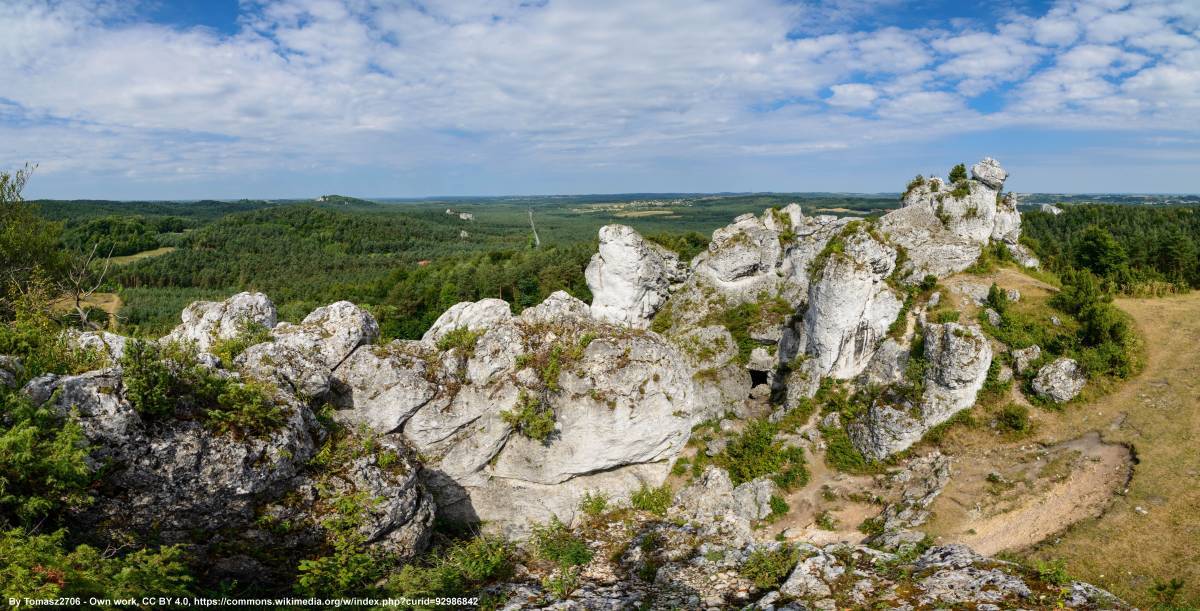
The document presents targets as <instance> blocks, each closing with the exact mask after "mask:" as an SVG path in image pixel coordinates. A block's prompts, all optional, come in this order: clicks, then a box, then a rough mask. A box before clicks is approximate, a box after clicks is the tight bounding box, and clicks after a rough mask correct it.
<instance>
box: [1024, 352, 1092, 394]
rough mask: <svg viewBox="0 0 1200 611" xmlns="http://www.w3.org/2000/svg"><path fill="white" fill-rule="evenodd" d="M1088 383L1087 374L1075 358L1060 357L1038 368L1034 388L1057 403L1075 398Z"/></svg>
mask: <svg viewBox="0 0 1200 611" xmlns="http://www.w3.org/2000/svg"><path fill="white" fill-rule="evenodd" d="M1086 383H1087V374H1086V373H1085V372H1084V371H1083V367H1080V366H1079V363H1077V362H1075V360H1074V359H1069V358H1066V357H1063V358H1059V359H1057V360H1055V361H1054V362H1053V363H1050V364H1049V365H1046V366H1044V367H1042V368H1041V369H1039V370H1038V373H1037V377H1036V378H1034V379H1033V390H1034V392H1036V393H1037V394H1038V396H1039V397H1042V398H1044V399H1050V400H1052V401H1054V402H1055V403H1066V402H1067V401H1070V400H1071V399H1074V398H1075V396H1076V395H1078V394H1079V391H1081V390H1083V387H1084V385H1085V384H1086Z"/></svg>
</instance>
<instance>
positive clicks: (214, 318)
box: [163, 293, 276, 352]
mask: <svg viewBox="0 0 1200 611" xmlns="http://www.w3.org/2000/svg"><path fill="white" fill-rule="evenodd" d="M275 322H276V313H275V304H273V303H271V300H270V299H268V298H267V296H266V295H264V294H262V293H238V294H237V295H234V296H233V297H230V298H229V299H226V300H225V301H197V302H194V303H192V304H191V305H189V306H188V307H187V308H186V309H184V311H183V323H182V324H180V325H179V326H178V327H175V329H174V330H172V331H171V333H169V334H168V335H167V336H166V337H165V338H163V340H164V341H167V342H186V343H192V344H194V345H195V346H196V348H197V349H199V350H200V351H202V352H207V351H208V350H209V349H210V348H212V344H213V342H215V341H217V340H222V339H231V338H233V337H237V336H238V334H240V333H242V331H243V330H244V329H245V327H246V325H248V324H257V325H262V326H263V327H266V328H268V329H271V328H273V327H275Z"/></svg>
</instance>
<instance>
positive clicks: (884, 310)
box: [804, 229, 903, 379]
mask: <svg viewBox="0 0 1200 611" xmlns="http://www.w3.org/2000/svg"><path fill="white" fill-rule="evenodd" d="M842 239H843V246H842V249H841V252H837V251H835V252H833V253H831V254H830V255H829V258H828V262H827V263H826V264H825V266H824V269H823V270H822V271H821V272H820V275H819V276H818V278H817V280H816V281H815V282H814V283H813V284H812V285H810V286H809V290H808V311H807V312H806V313H805V316H804V324H805V331H806V337H807V340H808V341H807V346H806V352H807V353H808V355H809V356H810V357H811V358H812V361H813V363H814V366H815V369H816V371H817V373H818V374H820V375H828V376H831V377H834V378H838V379H849V378H852V377H854V376H856V375H858V374H859V373H861V372H862V371H863V369H865V368H866V366H867V363H869V362H870V360H871V357H872V356H873V355H874V353H875V348H876V346H877V345H878V343H879V341H880V340H881V339H883V337H884V335H885V334H886V333H887V329H888V327H889V326H891V324H892V321H894V320H895V319H896V316H897V315H898V314H899V313H900V309H901V307H902V305H903V300H902V299H901V298H900V297H899V296H898V295H897V294H896V292H895V291H894V290H893V289H892V288H891V287H890V286H889V285H888V283H887V278H888V276H890V275H891V273H892V271H893V270H894V269H895V266H896V250H895V249H894V248H891V247H889V246H887V245H886V244H883V243H882V242H880V241H879V240H878V239H877V238H875V237H874V236H872V235H871V234H870V233H868V232H867V231H865V230H862V229H860V230H857V231H854V232H853V233H851V234H850V235H849V236H846V237H844V238H842Z"/></svg>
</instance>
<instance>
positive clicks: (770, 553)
mask: <svg viewBox="0 0 1200 611" xmlns="http://www.w3.org/2000/svg"><path fill="white" fill-rule="evenodd" d="M799 561H800V552H799V551H798V550H796V549H795V548H794V547H792V546H790V545H787V544H784V545H781V546H780V547H779V548H778V549H773V550H772V549H765V548H759V549H756V550H754V551H753V552H751V554H750V557H749V558H747V559H746V562H745V564H743V565H742V567H741V570H740V571H739V572H740V573H741V574H742V576H743V577H745V578H746V579H749V580H750V581H752V582H753V583H754V587H756V588H758V589H760V590H766V589H768V588H774V587H775V586H777V585H779V583H780V582H782V581H783V580H784V578H785V577H787V576H788V574H789V573H791V572H792V569H794V568H796V563H797V562H799Z"/></svg>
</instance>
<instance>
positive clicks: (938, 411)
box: [847, 322, 992, 459]
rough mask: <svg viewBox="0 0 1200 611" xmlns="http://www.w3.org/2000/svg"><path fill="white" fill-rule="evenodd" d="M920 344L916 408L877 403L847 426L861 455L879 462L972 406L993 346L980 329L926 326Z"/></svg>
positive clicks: (887, 402) (986, 370)
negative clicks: (921, 358)
mask: <svg viewBox="0 0 1200 611" xmlns="http://www.w3.org/2000/svg"><path fill="white" fill-rule="evenodd" d="M924 342H925V348H924V357H925V359H926V360H927V365H926V369H925V376H924V393H923V394H922V396H921V400H920V403H919V405H915V406H913V405H903V404H899V405H898V404H897V403H896V402H895V401H882V400H881V401H876V403H875V404H873V405H872V406H870V408H869V409H868V410H867V413H866V415H865V417H864V418H863V420H862V421H859V422H855V423H852V424H851V425H849V426H848V427H847V429H848V432H849V433H850V438H851V440H852V441H853V442H854V445H855V446H856V447H857V448H858V449H859V451H860V452H862V453H863V455H864V456H866V457H868V458H871V459H881V458H884V457H887V456H889V455H891V454H894V453H896V452H899V451H901V450H903V449H905V448H907V447H909V446H911V445H912V444H914V443H916V442H917V441H919V440H920V439H921V437H922V436H924V434H925V433H926V432H927V431H928V430H929V429H931V428H933V427H935V426H937V425H939V424H941V423H943V422H945V421H947V420H949V419H950V418H951V417H953V416H954V414H956V413H958V412H960V411H962V410H964V409H967V408H969V407H971V406H972V405H974V404H975V396H976V395H977V394H978V392H979V390H980V389H981V388H983V383H984V381H985V380H986V379H987V372H988V367H989V366H991V362H992V348H991V344H990V343H989V342H988V340H987V338H986V337H984V335H983V333H982V332H981V331H980V330H979V328H978V327H976V326H963V325H960V324H958V323H953V322H951V323H944V324H927V325H925V330H924Z"/></svg>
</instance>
